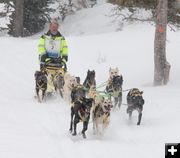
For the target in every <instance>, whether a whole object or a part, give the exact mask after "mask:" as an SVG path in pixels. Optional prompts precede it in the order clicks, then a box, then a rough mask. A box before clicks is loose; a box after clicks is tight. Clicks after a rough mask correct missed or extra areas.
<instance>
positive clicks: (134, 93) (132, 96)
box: [127, 88, 144, 125]
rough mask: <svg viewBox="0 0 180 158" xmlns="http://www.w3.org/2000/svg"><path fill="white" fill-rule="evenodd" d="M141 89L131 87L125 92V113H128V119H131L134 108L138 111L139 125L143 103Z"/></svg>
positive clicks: (138, 123)
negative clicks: (126, 106)
mask: <svg viewBox="0 0 180 158" xmlns="http://www.w3.org/2000/svg"><path fill="white" fill-rule="evenodd" d="M142 94H143V91H140V90H139V89H137V88H133V89H131V90H130V91H129V92H128V94H127V105H128V108H127V113H128V114H129V119H131V116H132V112H133V111H134V110H137V111H138V122H137V125H140V123H141V118H142V111H143V105H144V99H143V97H142Z"/></svg>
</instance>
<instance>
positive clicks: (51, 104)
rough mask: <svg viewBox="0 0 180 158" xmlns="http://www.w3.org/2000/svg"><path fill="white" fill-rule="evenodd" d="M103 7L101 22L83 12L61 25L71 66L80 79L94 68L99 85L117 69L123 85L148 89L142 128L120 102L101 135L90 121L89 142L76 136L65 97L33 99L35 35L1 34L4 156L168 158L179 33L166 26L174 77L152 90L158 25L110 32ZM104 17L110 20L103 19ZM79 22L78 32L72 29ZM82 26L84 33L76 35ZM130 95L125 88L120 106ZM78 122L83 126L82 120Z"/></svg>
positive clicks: (0, 150)
mask: <svg viewBox="0 0 180 158" xmlns="http://www.w3.org/2000/svg"><path fill="white" fill-rule="evenodd" d="M95 10H96V11H97V8H95ZM91 11H92V10H91ZM101 11H105V10H104V8H103V7H102V6H99V12H96V20H94V19H93V18H94V17H95V16H92V13H89V12H87V10H84V11H81V12H80V13H77V15H76V17H77V19H73V18H72V17H69V18H68V19H67V21H66V22H65V24H64V25H62V29H63V30H62V32H64V34H65V35H68V36H66V39H67V42H68V45H69V62H68V70H69V72H70V73H71V74H73V75H76V76H80V77H81V80H82V81H83V80H84V79H85V76H86V72H87V70H88V69H91V70H92V69H94V70H95V71H96V80H97V85H99V84H101V83H102V82H104V81H106V80H107V78H108V70H109V67H118V68H119V69H120V71H121V73H122V75H123V77H124V85H123V89H129V88H133V87H137V88H139V89H141V90H143V91H144V99H145V105H144V111H143V118H142V124H141V126H137V125H136V121H137V113H136V112H135V113H134V115H133V118H132V121H131V122H129V121H128V116H127V114H126V106H125V105H122V108H121V110H120V111H119V110H114V111H113V112H112V115H111V123H110V126H109V128H108V130H107V132H106V133H105V135H104V137H97V136H94V135H93V134H92V133H93V132H92V123H90V125H89V129H88V131H87V137H88V138H87V139H86V140H82V139H80V138H78V139H77V140H75V141H74V140H72V137H70V135H69V133H68V129H69V123H70V106H69V105H68V104H67V103H65V102H64V101H63V100H62V99H60V97H54V98H52V99H50V100H47V102H46V103H43V104H39V103H37V101H36V100H35V99H34V72H35V70H37V69H38V53H37V42H38V39H37V38H36V37H37V36H35V37H30V38H12V37H1V38H0V48H1V50H0V51H1V57H0V74H1V77H0V158H24V157H25V158H59V157H62V158H72V157H78V158H84V157H86V158H92V157H93V158H98V157H105V158H109V157H111V158H116V157H123V158H131V157H138V158H145V157H146V158H152V157H153V158H160V157H164V154H165V151H164V146H165V143H168V142H180V137H179V133H180V124H179V120H180V115H179V113H180V106H179V105H180V99H179V98H180V73H179V71H180V69H179V66H180V64H179V57H180V55H179V41H180V33H179V32H170V31H168V39H167V59H168V61H169V62H170V63H171V65H172V67H171V76H170V82H169V84H168V85H167V86H163V87H153V86H152V85H153V84H152V81H153V40H154V27H153V26H151V25H149V24H136V25H129V26H127V27H125V28H124V29H123V31H119V32H116V31H115V30H116V28H115V26H113V25H112V27H111V29H109V25H110V21H109V20H108V19H109V17H107V16H106V14H104V13H103V14H102V12H101ZM107 12H108V9H107ZM78 16H79V19H78ZM82 16H85V17H84V19H89V20H88V25H87V26H84V24H86V22H87V21H84V20H82V23H81V22H79V21H81V20H80V19H81V18H82ZM90 17H91V18H90ZM97 17H99V18H97ZM69 19H71V21H72V23H70V21H69ZM102 19H106V20H107V21H106V22H105V23H104V22H103V21H102V22H101V20H102ZM68 23H69V24H68ZM77 23H80V24H82V25H79V24H77ZM94 23H95V24H96V25H94ZM76 24H77V28H78V30H74V28H73V29H72V30H71V29H69V28H70V26H72V25H75V26H76ZM65 26H66V27H65ZM113 28H114V29H113ZM73 30H74V33H73V36H72V35H71V32H73ZM81 30H82V32H85V35H81V36H75V35H79V34H78V33H79V31H81ZM97 30H100V31H97ZM98 32H99V33H100V34H98ZM88 34H91V35H88ZM126 94H127V93H123V103H126V100H125V97H126ZM78 127H79V128H78V130H81V125H78Z"/></svg>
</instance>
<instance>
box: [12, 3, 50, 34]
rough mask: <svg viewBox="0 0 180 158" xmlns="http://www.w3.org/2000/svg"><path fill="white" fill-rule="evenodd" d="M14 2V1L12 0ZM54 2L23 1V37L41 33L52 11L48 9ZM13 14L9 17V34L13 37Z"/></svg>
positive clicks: (14, 19)
mask: <svg viewBox="0 0 180 158" xmlns="http://www.w3.org/2000/svg"><path fill="white" fill-rule="evenodd" d="M14 1H15V0H14ZM53 2H54V0H24V8H23V10H24V12H23V36H29V35H33V34H35V33H37V32H39V31H41V30H42V29H43V28H44V26H45V23H46V22H47V21H48V20H49V19H50V16H49V13H50V12H53V11H54V10H53V9H51V8H49V5H50V4H52V3H53ZM16 20H17V19H16V18H15V12H13V13H12V15H11V20H10V24H9V34H10V35H13V36H14V31H15V29H14V23H15V21H16Z"/></svg>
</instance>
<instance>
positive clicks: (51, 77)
mask: <svg viewBox="0 0 180 158" xmlns="http://www.w3.org/2000/svg"><path fill="white" fill-rule="evenodd" d="M44 71H45V72H46V74H47V80H48V84H47V93H53V92H55V87H54V81H55V79H56V78H57V77H58V75H61V76H63V77H64V74H65V72H66V65H65V64H64V65H63V66H62V64H54V63H49V64H46V65H45V66H44Z"/></svg>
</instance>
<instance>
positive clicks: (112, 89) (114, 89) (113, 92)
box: [106, 75, 123, 108]
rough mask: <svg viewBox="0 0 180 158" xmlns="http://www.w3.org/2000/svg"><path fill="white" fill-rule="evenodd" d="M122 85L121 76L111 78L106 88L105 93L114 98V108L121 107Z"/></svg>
mask: <svg viewBox="0 0 180 158" xmlns="http://www.w3.org/2000/svg"><path fill="white" fill-rule="evenodd" d="M122 84H123V77H122V75H117V76H113V78H112V80H110V81H109V83H108V84H107V86H106V92H107V93H109V94H110V96H111V97H113V98H114V108H116V106H117V104H118V107H119V108H120V107H121V104H122Z"/></svg>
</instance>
